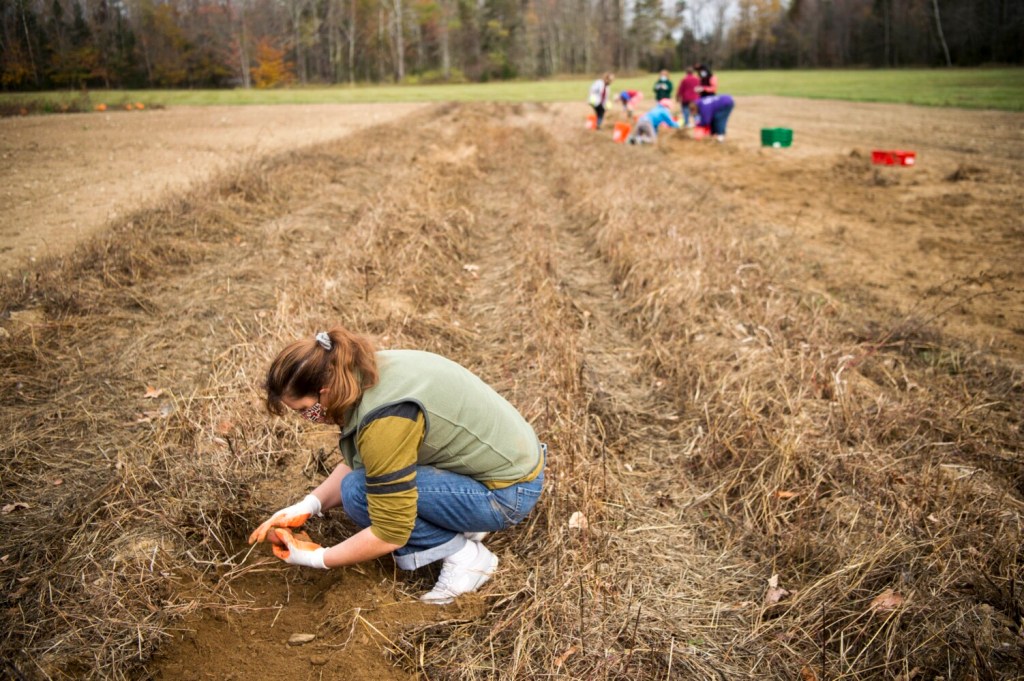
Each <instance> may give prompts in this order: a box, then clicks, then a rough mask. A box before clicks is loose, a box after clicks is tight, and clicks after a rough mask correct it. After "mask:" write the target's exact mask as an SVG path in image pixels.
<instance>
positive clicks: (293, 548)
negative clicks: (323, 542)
mask: <svg viewBox="0 0 1024 681" xmlns="http://www.w3.org/2000/svg"><path fill="white" fill-rule="evenodd" d="M274 533H275V534H276V535H277V538H278V539H279V540H280V541H282V542H283V543H284V546H283V547H282V546H279V545H278V544H276V543H275V544H274V545H273V546H271V548H272V549H273V550H274V555H275V556H277V557H278V558H280V559H281V560H283V561H284V562H286V563H288V564H289V565H303V566H305V567H312V568H320V569H321V570H326V569H327V566H326V565H324V553H325V552H326V551H327V549H325V548H324V547H322V546H320V545H319V544H316V543H313V542H311V541H307V540H308V539H309V537H308V536H307V535H305V534H301V533H300V534H299V537H296V536H295V535H293V534H292V533H291V532H290V531H289V530H286V529H284V528H283V527H275V528H274Z"/></svg>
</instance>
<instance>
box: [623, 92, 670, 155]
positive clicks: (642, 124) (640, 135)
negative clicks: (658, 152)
mask: <svg viewBox="0 0 1024 681" xmlns="http://www.w3.org/2000/svg"><path fill="white" fill-rule="evenodd" d="M671 108H672V100H671V99H663V100H661V101H660V102H658V103H657V104H656V105H655V106H654V108H652V109H651V110H650V111H648V112H647V113H645V114H644V115H643V116H641V117H640V120H639V121H637V123H636V127H635V128H634V129H633V132H632V133H631V134H630V136H629V140H628V142H629V143H630V144H653V143H654V142H656V141H657V139H658V128H659V127H660V126H662V125H667V126H668V127H670V128H676V129H678V128H679V124H678V123H676V122H675V121H674V120H672V111H671Z"/></svg>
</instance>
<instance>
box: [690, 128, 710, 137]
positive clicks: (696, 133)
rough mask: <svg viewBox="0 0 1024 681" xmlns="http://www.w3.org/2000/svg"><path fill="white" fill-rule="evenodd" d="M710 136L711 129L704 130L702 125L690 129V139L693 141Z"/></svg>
mask: <svg viewBox="0 0 1024 681" xmlns="http://www.w3.org/2000/svg"><path fill="white" fill-rule="evenodd" d="M710 135H711V128H705V127H704V126H703V125H698V126H696V127H693V128H690V137H692V138H693V139H695V140H699V139H703V138H705V137H709V136H710Z"/></svg>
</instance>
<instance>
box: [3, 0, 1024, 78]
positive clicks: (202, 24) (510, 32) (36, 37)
mask: <svg viewBox="0 0 1024 681" xmlns="http://www.w3.org/2000/svg"><path fill="white" fill-rule="evenodd" d="M698 61H699V62H704V63H710V64H713V65H714V66H716V67H720V68H721V67H724V68H789V67H800V68H814V67H842V66H911V65H917V66H919V65H936V66H940V65H961V66H971V65H978V64H986V63H1003V64H1007V63H1009V64H1019V63H1021V62H1022V61H1024V2H1020V1H1019V0H789V1H788V2H783V0H678V1H675V2H673V0H0V87H3V89H6V90H32V89H44V88H58V87H73V88H83V87H106V88H146V87H165V88H167V87H169V88H182V87H227V86H242V87H253V86H255V87H271V86H275V85H281V84H287V83H355V82H461V81H487V80H492V79H509V78H541V77H547V76H553V75H559V74H596V73H598V72H601V71H605V70H626V71H632V70H637V69H644V70H649V71H654V70H658V69H661V68H667V69H672V70H678V69H681V68H683V67H684V66H686V65H688V64H693V63H695V62H698Z"/></svg>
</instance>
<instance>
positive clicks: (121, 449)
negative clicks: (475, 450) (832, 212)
mask: <svg viewBox="0 0 1024 681" xmlns="http://www.w3.org/2000/svg"><path fill="white" fill-rule="evenodd" d="M546 120H548V119H547V115H546V113H545V110H544V109H543V107H537V108H530V109H528V110H527V109H523V110H521V111H520V112H518V114H517V115H515V116H512V117H509V118H504V117H503V112H502V110H501V109H499V108H497V107H487V106H477V107H454V108H451V109H449V110H446V111H441V110H438V111H436V112H435V116H433V117H432V118H431V119H429V120H426V121H421V122H418V123H417V124H416V125H412V124H410V123H409V122H408V121H407V122H405V123H403V124H400V125H394V126H384V127H380V128H376V129H373V130H371V131H369V132H367V133H365V134H363V135H361V136H360V137H359V138H358V140H359V143H358V144H354V143H349V144H344V145H336V146H334V147H331V148H328V149H322V150H316V151H313V150H310V151H305V152H303V153H301V154H296V155H294V156H285V157H281V158H278V159H275V160H273V161H272V162H268V163H266V164H265V165H261V166H255V167H249V168H244V169H241V170H239V171H238V173H237V174H236V175H235V176H233V177H226V178H224V180H223V182H222V183H220V184H219V185H218V186H216V187H214V188H212V189H209V190H205V191H199V192H197V193H195V194H193V195H191V196H189V197H187V198H185V199H183V200H180V201H177V202H174V203H171V204H168V205H167V206H165V207H164V208H163V209H161V210H159V211H154V212H152V213H147V214H140V215H136V216H133V217H132V218H130V219H129V220H127V221H125V222H124V223H122V224H120V225H118V226H116V227H115V229H114V231H113V232H112V233H111V234H110V235H109V236H107V237H104V238H102V239H100V240H98V241H96V242H94V243H93V244H90V245H89V246H88V247H87V248H85V249H82V250H81V251H79V252H78V253H77V254H76V255H75V256H73V257H71V258H69V259H67V260H66V261H60V262H58V261H53V262H48V263H44V264H42V265H41V266H40V267H39V268H38V269H37V270H36V274H35V275H34V277H33V278H32V279H26V280H24V281H19V282H11V281H8V282H6V283H5V284H4V290H3V294H2V300H3V301H4V312H5V324H4V325H5V328H7V329H8V330H9V333H10V334H11V335H10V337H9V338H7V339H6V340H4V341H3V343H2V345H0V357H2V360H0V361H2V362H3V366H4V367H5V372H4V376H3V378H2V381H3V382H2V384H0V385H2V387H0V394H2V396H3V397H2V400H3V405H4V408H3V410H2V412H0V423H2V424H3V428H4V432H7V433H9V437H8V438H7V439H6V441H5V443H4V445H3V449H4V451H3V458H2V461H3V462H4V464H3V471H2V480H0V483H2V490H3V499H4V503H5V504H8V503H18V504H25V506H19V507H17V508H16V509H15V510H12V511H10V512H8V513H5V514H2V515H0V532H2V536H3V537H4V539H3V546H2V548H0V554H5V556H6V557H4V558H2V560H0V580H2V583H3V586H4V591H5V593H6V594H7V607H6V609H5V610H4V611H3V614H2V617H3V629H4V631H6V632H7V634H6V635H5V637H4V639H3V641H2V643H0V653H2V655H3V657H4V658H7V659H11V660H14V661H15V662H16V664H17V665H18V668H19V669H21V670H22V672H21V673H23V674H25V675H31V676H37V675H38V676H47V677H50V678H93V677H103V678H131V677H132V676H133V675H134V674H136V673H137V671H138V669H139V666H140V665H141V664H143V663H144V662H145V661H146V660H148V659H149V657H150V656H151V654H152V652H153V650H154V649H155V648H156V647H157V646H158V645H159V644H160V642H161V637H162V636H163V635H164V632H166V631H167V629H168V627H170V626H171V625H172V624H173V623H174V622H175V621H177V620H178V619H179V618H181V617H183V616H186V615H188V614H189V613H192V612H194V611H196V610H197V609H199V608H202V607H206V606H209V605H210V604H217V603H220V604H222V605H226V604H231V603H232V602H233V600H232V599H233V598H234V596H233V595H232V591H231V589H230V582H231V580H232V579H233V578H234V577H235V576H237V575H238V574H240V571H244V570H245V569H246V567H245V562H244V559H245V550H244V547H242V548H240V541H241V539H242V538H244V536H245V535H246V534H247V531H248V529H249V528H251V526H252V525H253V524H254V523H255V522H257V521H258V520H259V519H260V518H261V517H262V516H263V514H264V513H265V512H266V511H267V510H269V509H270V508H271V507H272V506H273V504H275V503H277V502H278V501H280V499H279V498H278V496H281V497H287V496H288V495H287V494H280V495H275V496H274V497H273V498H272V499H268V498H266V497H264V496H261V493H260V492H259V491H258V490H261V489H263V488H264V487H265V486H266V485H263V486H261V485H260V481H261V480H264V479H266V478H270V480H269V481H268V482H270V483H272V484H278V485H285V486H287V487H288V488H289V490H291V491H293V492H294V491H299V490H300V489H305V488H306V487H305V486H306V485H308V484H309V482H310V481H309V480H298V481H283V482H281V481H277V482H275V478H276V477H277V476H276V475H275V473H276V471H278V470H279V467H281V466H282V465H283V464H284V462H286V461H288V460H290V459H291V458H292V457H296V456H298V457H301V458H302V459H303V460H305V459H306V458H307V456H308V455H307V454H305V453H303V451H304V449H308V446H309V445H308V443H307V441H306V440H304V438H303V436H302V435H301V434H300V431H299V430H298V429H297V428H296V427H295V425H294V424H293V423H291V422H290V421H281V420H277V421H271V420H268V419H266V418H265V417H264V416H263V415H262V414H261V412H260V409H259V401H258V391H257V388H258V384H259V380H260V371H261V370H262V368H263V367H264V366H265V364H266V362H267V360H268V358H269V357H270V354H271V353H272V352H273V351H274V350H275V349H276V348H277V347H278V346H279V345H280V344H281V343H282V342H283V341H286V340H288V339H290V338H292V337H294V336H295V335H298V334H302V333H308V332H311V331H312V330H314V329H315V328H316V327H319V326H322V325H323V323H325V321H334V320H339V321H342V322H343V323H346V324H348V325H350V326H352V327H353V328H360V329H364V330H366V331H368V332H370V333H373V334H375V335H377V337H378V338H379V339H380V341H381V343H382V344H383V345H386V346H391V347H399V346H405V347H420V348H425V349H430V350H435V351H439V352H442V353H444V354H446V355H449V356H451V357H453V358H455V359H457V360H459V361H461V362H463V363H464V364H466V365H467V366H470V367H471V368H473V369H474V370H476V371H477V372H478V373H479V374H480V375H481V376H483V377H484V378H485V379H486V380H488V381H489V382H490V383H492V384H493V385H495V386H496V387H497V388H498V389H499V390H500V391H501V392H502V393H503V394H505V395H507V396H508V397H509V398H510V399H511V400H512V401H513V402H514V403H515V404H517V405H518V406H519V407H520V408H521V409H522V410H523V411H524V413H526V414H527V416H528V417H529V418H530V419H531V421H532V422H534V424H535V425H536V427H537V430H538V432H539V433H540V434H541V435H542V437H543V438H544V439H545V440H546V441H547V442H548V444H549V447H550V452H551V454H550V459H549V477H548V480H549V487H548V491H547V492H546V496H545V497H544V499H543V501H542V503H541V505H540V506H539V507H538V509H537V510H536V511H535V512H534V513H533V514H532V515H531V516H530V517H529V518H528V520H527V521H526V522H525V523H524V524H523V525H522V526H521V527H519V528H517V529H516V530H514V531H511V532H508V533H502V534H504V535H505V536H502V534H499V535H498V536H497V537H496V538H495V545H496V547H497V549H498V550H499V552H500V554H501V556H502V560H503V563H502V564H503V569H502V572H501V574H500V576H499V577H498V578H497V579H496V580H495V582H494V584H493V586H491V587H488V589H487V591H486V593H487V594H488V598H489V602H488V608H487V612H486V614H485V615H484V616H483V617H481V618H478V619H473V620H468V621H467V620H450V621H446V622H440V623H434V624H430V625H425V626H419V627H415V628H412V629H410V630H407V631H404V632H399V635H398V636H397V637H392V638H390V639H387V642H386V643H385V644H384V645H386V646H387V647H388V648H389V649H390V651H391V653H392V654H393V655H394V658H395V660H396V663H398V664H401V665H403V666H406V667H407V668H409V669H410V670H417V671H420V672H421V673H423V674H424V675H425V676H426V677H427V678H437V679H478V678H501V679H505V678H507V679H513V678H520V679H522V678H539V677H544V676H555V677H563V678H586V679H599V678H608V679H635V678H650V679H661V678H671V677H674V678H798V677H800V676H801V675H802V677H803V678H805V679H807V678H817V679H825V678H829V679H839V678H844V679H868V678H878V677H886V678H905V679H908V680H909V679H910V678H935V677H938V676H942V677H944V678H993V679H1009V678H1018V677H1017V676H1016V675H1017V674H1018V670H1019V669H1020V668H1021V665H1022V664H1024V655H1022V648H1021V644H1020V638H1019V636H1020V630H1019V628H1020V626H1021V623H1022V621H1021V615H1022V597H1021V593H1020V588H1021V587H1020V585H1021V582H1022V581H1024V580H1022V577H1024V574H1022V568H1021V565H1022V556H1021V549H1020V546H1021V524H1020V521H1021V512H1022V506H1024V503H1022V500H1021V499H1022V493H1024V479H1022V475H1021V458H1020V451H1021V439H1022V430H1021V414H1022V412H1024V410H1022V408H1021V407H1022V399H1021V397H1022V391H1024V388H1022V378H1021V374H1020V371H1019V369H1015V368H1013V367H1011V366H1008V365H1007V364H1006V363H1005V362H1001V361H999V360H997V359H996V358H993V357H991V356H989V355H986V354H985V353H983V352H981V351H978V350H975V349H972V348H969V347H961V346H957V345H955V344H953V343H952V342H950V341H948V340H946V339H943V338H942V337H941V336H940V335H938V334H937V333H936V332H932V331H930V330H929V329H928V328H927V326H925V327H920V326H915V325H906V324H902V323H901V322H902V320H888V319H877V318H873V317H872V311H871V310H865V309H856V308H852V307H850V306H848V305H845V304H843V303H842V302H839V301H837V300H834V299H832V298H830V297H829V296H828V295H825V294H822V293H820V292H816V291H813V290H808V289H807V288H806V287H805V284H804V281H806V276H805V272H804V270H803V269H802V267H801V265H800V264H798V263H792V262H788V261H787V260H786V256H787V253H786V252H785V250H784V249H783V248H782V246H781V245H780V244H779V243H778V242H777V240H776V239H775V238H774V237H773V234H772V230H771V229H770V227H769V226H766V225H759V224H748V223H746V222H744V221H739V220H734V219H731V217H730V216H731V212H730V211H731V204H730V203H729V202H730V201H731V200H733V199H727V198H723V197H722V196H720V195H719V194H718V193H717V192H716V191H715V190H714V188H713V187H710V186H705V185H702V184H701V183H700V182H697V181H689V182H681V181H680V182H678V183H677V185H674V186H676V188H677V196H682V197H686V196H691V197H693V198H694V199H695V200H696V199H699V200H700V202H701V205H702V206H705V209H704V210H701V211H700V212H699V213H697V214H696V215H695V216H694V217H693V218H692V219H689V220H687V221H686V222H685V223H680V222H679V221H678V220H677V219H676V214H675V212H674V205H673V206H666V205H665V201H664V199H663V196H661V195H660V191H661V190H660V189H659V186H660V184H661V183H663V182H664V181H665V180H666V177H678V176H679V173H678V172H676V171H677V170H678V168H677V167H676V165H674V164H676V163H677V161H676V160H674V159H673V158H672V157H671V156H668V155H664V154H659V155H655V154H649V155H638V154H637V153H635V152H636V151H637V150H635V149H628V148H621V147H615V148H610V147H608V146H605V145H593V144H590V145H584V144H582V142H583V139H582V138H580V139H577V138H576V137H575V136H573V135H570V136H569V138H568V139H565V140H562V139H556V138H554V137H552V136H550V135H548V134H547V133H545V132H543V131H539V130H538V128H539V127H541V126H542V125H543V123H544V122H545V121H546ZM517 126H522V127H517ZM581 134H582V133H581ZM570 150H571V152H570ZM623 176H627V177H629V178H630V180H629V183H628V189H629V191H621V189H622V177H623ZM467 266H468V267H467ZM19 320H20V321H19ZM897 328H898V329H900V330H901V332H900V333H895V332H890V331H891V330H893V329H897ZM906 329H915V330H914V331H906ZM146 386H153V387H155V388H158V389H164V390H165V393H164V394H163V395H161V396H160V397H158V398H154V399H144V398H143V397H142V396H143V394H144V392H145V388H146ZM147 412H148V413H147ZM315 468H316V466H315V465H313V466H309V467H308V469H309V470H308V471H307V475H308V476H309V477H310V478H312V477H314V476H315V470H314V469H315ZM58 480H59V481H60V483H59V484H58V483H57V481H58ZM577 513H578V514H581V515H582V517H583V518H585V520H586V528H585V529H583V528H580V527H578V525H579V522H578V521H577V522H576V523H574V526H570V519H571V518H573V516H574V514H577ZM576 518H577V519H579V518H580V515H577V516H576ZM773 575H778V586H779V587H780V588H781V589H784V590H785V591H786V592H788V593H786V594H781V592H777V591H775V592H773V591H770V587H769V579H770V578H771V577H772V576H773ZM413 579H417V578H416V577H414V578H413ZM886 589H892V590H893V592H895V593H898V594H899V596H900V597H901V598H902V599H903V602H902V603H901V604H900V605H898V606H897V607H895V608H894V609H891V610H889V609H884V608H879V607H875V608H874V609H873V608H872V607H871V603H872V602H873V600H874V599H875V598H876V597H878V596H879V595H881V594H884V593H885V591H886Z"/></svg>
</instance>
